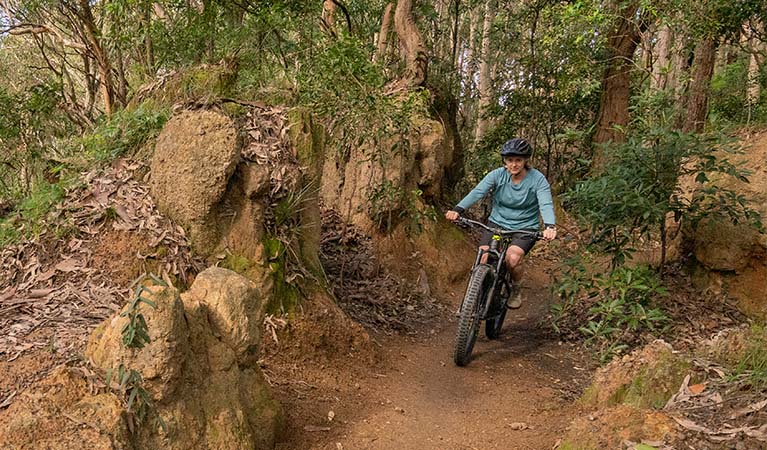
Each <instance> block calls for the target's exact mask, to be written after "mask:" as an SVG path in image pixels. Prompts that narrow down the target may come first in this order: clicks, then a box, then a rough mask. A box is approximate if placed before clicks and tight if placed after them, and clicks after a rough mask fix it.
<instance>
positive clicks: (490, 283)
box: [453, 217, 543, 366]
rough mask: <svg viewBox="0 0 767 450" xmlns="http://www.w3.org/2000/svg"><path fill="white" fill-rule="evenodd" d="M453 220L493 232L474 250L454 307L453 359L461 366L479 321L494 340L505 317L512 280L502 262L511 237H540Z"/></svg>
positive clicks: (528, 232)
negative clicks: (486, 242) (485, 244)
mask: <svg viewBox="0 0 767 450" xmlns="http://www.w3.org/2000/svg"><path fill="white" fill-rule="evenodd" d="M456 223H458V224H459V225H466V226H477V227H482V228H484V229H486V230H488V231H489V232H491V233H493V237H492V239H491V240H490V245H489V248H488V249H483V248H481V247H480V248H479V249H477V258H476V260H475V261H474V266H472V269H471V275H470V276H469V285H468V287H467V288H466V295H464V297H463V301H462V302H461V307H460V308H459V310H458V331H457V333H456V336H455V352H454V354H453V360H454V361H455V364H456V365H457V366H465V365H466V364H468V363H469V361H470V360H471V351H472V349H473V348H474V343H475V342H476V340H477V334H478V333H479V328H480V326H481V322H482V321H483V320H484V321H485V335H486V336H487V338H488V339H496V338H498V336H500V334H501V327H502V326H503V321H504V319H505V318H506V310H507V308H506V303H507V302H508V299H509V293H510V292H511V288H512V283H513V282H512V280H511V277H510V276H508V275H509V273H508V271H507V270H506V264H505V262H504V261H505V260H506V258H505V256H506V249H507V248H508V247H509V243H510V242H511V237H512V236H514V235H519V234H529V235H532V236H533V237H534V238H535V239H536V240H540V239H541V238H542V237H543V236H542V234H541V233H540V232H537V231H526V230H503V229H499V228H492V227H488V226H487V225H485V224H483V223H481V222H477V221H474V220H470V219H465V218H463V217H461V218H459V219H458V220H456ZM484 255H487V260H486V261H485V262H482V259H483V256H484Z"/></svg>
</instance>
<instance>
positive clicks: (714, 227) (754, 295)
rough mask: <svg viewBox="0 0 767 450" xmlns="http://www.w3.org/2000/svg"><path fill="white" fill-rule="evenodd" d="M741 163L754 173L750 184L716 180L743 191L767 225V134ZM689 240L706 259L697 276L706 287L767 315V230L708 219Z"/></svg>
mask: <svg viewBox="0 0 767 450" xmlns="http://www.w3.org/2000/svg"><path fill="white" fill-rule="evenodd" d="M749 144H750V145H749V146H748V148H747V149H746V151H745V152H744V153H743V154H742V155H738V156H737V158H735V159H736V161H735V162H737V163H742V164H743V167H744V168H745V169H747V170H749V171H750V172H751V175H749V177H748V178H749V181H750V182H749V183H744V182H742V181H740V180H737V179H734V178H732V177H726V178H724V177H723V178H721V179H718V180H716V183H717V184H718V185H719V186H721V187H724V188H727V189H731V190H732V191H734V192H736V193H737V194H739V195H743V196H744V197H745V198H746V199H747V200H749V201H750V204H749V206H750V207H751V208H752V209H754V210H755V211H756V212H757V213H758V214H759V216H760V218H761V221H762V224H765V225H767V163H765V162H766V161H767V134H762V135H761V136H758V137H756V138H755V139H753V140H752V141H751V142H750V143H749ZM687 241H688V242H689V243H690V245H691V246H692V250H693V254H694V256H695V259H696V260H697V261H698V262H699V263H700V268H699V270H697V272H696V275H697V276H696V280H697V282H698V284H699V286H700V287H703V288H707V289H712V290H714V291H719V290H721V291H724V292H727V293H728V294H729V295H730V296H731V297H732V298H734V299H736V300H737V301H738V302H739V304H740V306H741V308H742V309H743V310H744V311H746V312H747V313H749V314H751V315H754V316H757V317H767V297H765V295H764V293H765V292H767V234H765V233H764V232H759V231H758V230H757V229H756V228H754V227H753V226H751V225H750V224H748V223H747V221H745V220H741V221H740V222H739V223H737V224H732V223H730V222H729V221H718V222H714V221H710V220H707V221H703V222H701V223H700V224H699V225H698V226H697V227H695V228H694V229H691V230H687Z"/></svg>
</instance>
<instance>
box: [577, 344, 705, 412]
mask: <svg viewBox="0 0 767 450" xmlns="http://www.w3.org/2000/svg"><path fill="white" fill-rule="evenodd" d="M690 368H691V363H690V362H689V361H688V360H686V359H684V358H683V357H682V356H680V355H679V354H676V353H674V352H673V350H672V348H671V346H669V345H668V344H666V343H665V342H662V341H656V342H654V343H652V344H650V345H648V346H646V347H644V348H642V349H639V350H637V351H635V352H634V353H632V354H631V355H627V356H625V357H624V358H622V359H619V360H615V361H613V362H612V363H610V364H609V365H608V366H606V367H604V368H602V369H601V370H600V371H599V372H598V373H597V375H596V376H595V378H594V382H593V383H592V384H591V386H589V388H588V389H586V391H585V392H584V394H583V396H582V397H581V403H582V404H583V405H584V406H587V407H594V408H598V407H610V406H614V405H620V404H626V405H631V406H635V407H638V408H654V409H659V408H662V407H663V406H664V405H665V404H666V402H667V401H668V399H669V398H671V396H672V395H673V394H674V393H675V392H676V391H677V390H678V389H679V386H680V385H681V383H682V381H683V380H684V377H685V375H687V374H688V373H689V371H690Z"/></svg>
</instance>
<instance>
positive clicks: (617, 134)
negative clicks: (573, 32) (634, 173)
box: [592, 0, 642, 171]
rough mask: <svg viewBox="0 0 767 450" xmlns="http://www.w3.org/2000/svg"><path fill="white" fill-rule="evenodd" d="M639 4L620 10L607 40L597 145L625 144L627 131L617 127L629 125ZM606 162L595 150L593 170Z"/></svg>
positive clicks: (599, 152) (635, 0) (595, 149)
mask: <svg viewBox="0 0 767 450" xmlns="http://www.w3.org/2000/svg"><path fill="white" fill-rule="evenodd" d="M638 10H639V1H637V0H632V1H631V2H629V3H627V4H625V5H623V6H621V7H620V9H619V11H618V13H617V16H616V21H615V24H614V26H613V29H612V31H611V32H610V35H609V37H608V49H609V52H610V59H609V61H608V64H607V69H606V70H605V73H604V76H603V79H602V96H601V98H600V100H599V114H598V116H597V117H598V118H597V129H596V133H595V135H594V139H593V143H594V144H604V143H607V142H610V141H614V142H623V141H624V140H625V138H626V136H625V134H624V132H623V131H622V130H621V129H619V128H618V127H625V126H627V125H628V123H629V97H630V95H631V72H632V70H633V59H634V52H635V51H636V49H637V46H638V45H639V42H640V39H641V32H642V30H641V28H640V25H639V23H637V19H636V16H637V12H638ZM604 163H605V161H604V154H603V152H602V150H601V148H600V146H599V145H596V146H595V148H594V159H593V161H592V167H593V168H594V169H596V170H597V171H598V170H600V168H601V166H602V165H603V164H604Z"/></svg>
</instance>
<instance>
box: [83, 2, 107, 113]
mask: <svg viewBox="0 0 767 450" xmlns="http://www.w3.org/2000/svg"><path fill="white" fill-rule="evenodd" d="M78 6H79V10H78V16H79V18H80V21H81V22H82V25H83V31H84V33H85V36H86V39H87V41H88V44H89V47H90V50H91V51H92V52H93V55H94V58H95V59H96V64H98V68H99V80H100V84H101V86H100V89H101V97H102V101H103V102H104V113H105V114H106V116H107V118H108V117H111V116H112V112H113V110H114V82H113V80H112V64H111V63H110V61H109V56H108V55H107V53H106V50H105V49H104V47H102V45H101V40H100V39H99V32H98V29H97V28H96V20H95V19H94V17H93V11H92V10H91V6H90V2H89V1H88V0H78Z"/></svg>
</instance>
